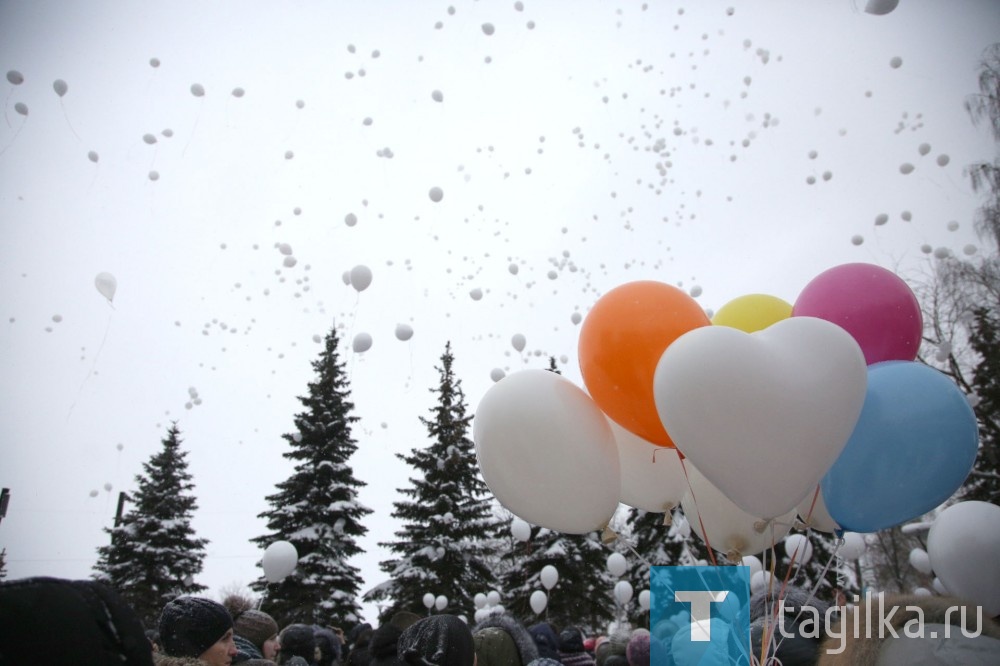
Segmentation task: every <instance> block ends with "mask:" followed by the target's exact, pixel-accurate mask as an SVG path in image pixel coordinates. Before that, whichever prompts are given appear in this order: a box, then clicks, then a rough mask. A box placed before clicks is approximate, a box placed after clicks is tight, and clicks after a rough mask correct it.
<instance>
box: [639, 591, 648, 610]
mask: <svg viewBox="0 0 1000 666" xmlns="http://www.w3.org/2000/svg"><path fill="white" fill-rule="evenodd" d="M639 608H641V609H642V610H644V611H648V610H649V590H642V591H641V592H639Z"/></svg>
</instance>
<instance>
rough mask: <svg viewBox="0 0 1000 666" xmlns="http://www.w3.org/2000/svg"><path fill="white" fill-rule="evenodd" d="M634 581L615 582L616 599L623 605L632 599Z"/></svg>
mask: <svg viewBox="0 0 1000 666" xmlns="http://www.w3.org/2000/svg"><path fill="white" fill-rule="evenodd" d="M632 593H633V590H632V583H630V582H628V581H627V580H620V581H618V582H617V583H615V599H616V600H617V601H618V603H620V604H621V605H622V606H624V605H625V604H627V603H628V602H630V601H632Z"/></svg>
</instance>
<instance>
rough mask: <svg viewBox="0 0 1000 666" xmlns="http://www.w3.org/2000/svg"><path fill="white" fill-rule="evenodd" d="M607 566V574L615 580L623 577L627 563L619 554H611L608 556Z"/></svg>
mask: <svg viewBox="0 0 1000 666" xmlns="http://www.w3.org/2000/svg"><path fill="white" fill-rule="evenodd" d="M607 564H608V572H609V573H610V574H611V575H612V576H614V577H616V578H617V577H619V576H623V575H624V574H625V571H626V569H628V562H627V561H626V560H625V556H624V555H622V554H621V553H611V554H610V555H608V562H607Z"/></svg>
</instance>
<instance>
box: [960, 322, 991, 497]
mask: <svg viewBox="0 0 1000 666" xmlns="http://www.w3.org/2000/svg"><path fill="white" fill-rule="evenodd" d="M973 316H974V317H975V320H974V322H973V324H972V332H971V334H970V336H969V344H970V345H971V346H972V348H973V350H975V352H976V354H978V355H979V363H978V364H977V365H976V367H975V368H973V370H972V390H973V392H974V395H975V396H976V405H975V410H976V417H977V418H978V421H979V443H980V446H979V453H978V456H977V458H976V464H975V467H974V469H973V471H972V473H971V474H970V475H969V480H968V481H967V482H966V486H965V492H964V495H963V499H966V500H981V501H984V502H993V503H994V504H1000V306H998V307H997V308H995V309H994V311H993V312H990V310H988V309H986V308H977V309H976V310H975V311H974V312H973Z"/></svg>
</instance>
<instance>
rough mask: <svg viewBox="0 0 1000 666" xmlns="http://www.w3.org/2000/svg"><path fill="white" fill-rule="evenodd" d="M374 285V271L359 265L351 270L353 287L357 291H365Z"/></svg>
mask: <svg viewBox="0 0 1000 666" xmlns="http://www.w3.org/2000/svg"><path fill="white" fill-rule="evenodd" d="M371 283H372V269H370V268H368V267H367V266H364V265H361V264H359V265H357V266H355V267H354V268H352V269H351V286H352V287H354V288H355V289H356V290H357V291H359V292H360V291H364V290H365V289H367V288H368V286H369V285H370V284H371Z"/></svg>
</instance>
